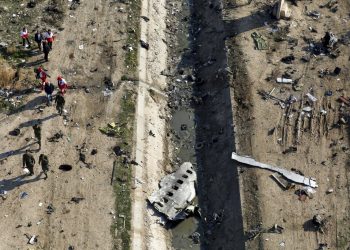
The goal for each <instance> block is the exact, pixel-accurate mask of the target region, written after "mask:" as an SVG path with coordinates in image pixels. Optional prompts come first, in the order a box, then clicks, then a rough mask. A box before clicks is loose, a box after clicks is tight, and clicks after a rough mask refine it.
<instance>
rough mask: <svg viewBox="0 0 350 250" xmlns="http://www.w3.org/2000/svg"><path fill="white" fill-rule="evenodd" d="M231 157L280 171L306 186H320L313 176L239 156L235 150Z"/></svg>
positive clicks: (251, 164)
mask: <svg viewBox="0 0 350 250" xmlns="http://www.w3.org/2000/svg"><path fill="white" fill-rule="evenodd" d="M231 159H233V160H236V161H238V162H241V163H244V164H247V165H250V166H253V167H258V168H262V169H268V170H271V171H274V172H278V173H280V174H281V175H283V176H284V177H285V178H287V179H288V180H291V181H293V182H295V183H300V184H303V185H306V186H310V187H313V188H316V187H318V185H317V183H316V181H315V179H314V178H311V177H305V176H302V175H300V174H296V173H293V172H291V171H288V170H286V169H283V168H281V167H275V166H271V165H268V164H265V163H261V162H258V161H256V160H254V159H253V158H250V157H247V156H239V155H237V154H236V153H235V152H232V156H231Z"/></svg>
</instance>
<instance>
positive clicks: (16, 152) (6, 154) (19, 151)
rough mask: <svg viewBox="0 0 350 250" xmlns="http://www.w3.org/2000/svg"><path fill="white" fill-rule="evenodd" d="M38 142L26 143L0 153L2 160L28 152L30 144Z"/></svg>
mask: <svg viewBox="0 0 350 250" xmlns="http://www.w3.org/2000/svg"><path fill="white" fill-rule="evenodd" d="M35 143H36V142H33V143H30V144H28V145H25V146H23V147H21V148H19V149H16V150H10V151H7V152H4V153H0V160H2V159H5V158H7V157H9V156H14V155H19V154H24V153H25V152H26V149H27V148H29V147H30V146H32V145H34V144H35Z"/></svg>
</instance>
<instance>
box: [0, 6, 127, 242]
mask: <svg viewBox="0 0 350 250" xmlns="http://www.w3.org/2000/svg"><path fill="white" fill-rule="evenodd" d="M116 13H117V12H116V9H115V6H113V5H109V4H106V3H105V2H104V1H83V3H82V4H81V5H80V6H79V8H78V9H77V10H76V11H70V12H69V13H68V16H67V18H66V20H65V23H64V25H63V27H64V28H65V29H64V30H63V31H62V32H60V33H59V34H58V36H57V39H56V41H55V43H54V49H53V52H52V53H51V54H50V56H49V57H50V62H49V63H48V64H45V65H44V66H45V68H47V69H48V70H49V74H50V75H51V76H52V78H51V80H52V81H53V82H54V83H55V77H56V76H57V75H58V74H62V75H63V76H64V78H65V79H66V80H67V81H68V82H69V83H70V84H74V85H75V86H77V87H82V86H86V87H88V88H89V90H90V93H86V92H85V91H83V90H69V91H68V93H67V95H66V109H67V111H68V117H69V118H68V122H67V126H65V125H64V121H63V119H62V117H60V116H57V115H56V111H55V108H54V106H51V107H45V105H44V106H43V108H44V110H43V112H37V109H36V107H37V106H38V105H40V104H43V103H44V102H45V97H44V93H39V94H33V95H31V96H30V97H29V100H28V104H27V105H26V107H25V108H24V110H23V111H21V112H18V113H15V114H13V115H11V116H9V117H6V118H4V120H2V121H1V123H2V126H1V129H0V137H1V138H3V139H2V143H1V145H0V152H2V153H1V154H0V160H1V162H2V163H1V164H2V168H1V175H2V178H4V179H3V180H2V181H1V183H2V184H3V185H4V186H5V189H8V198H7V199H6V200H4V201H2V202H1V203H2V204H1V206H2V216H3V219H2V223H0V230H1V231H2V232H3V233H2V234H1V236H0V241H1V249H25V248H26V247H27V239H26V237H25V236H24V234H25V233H27V234H29V235H38V243H37V245H36V247H37V249H67V248H68V246H69V245H71V246H74V247H76V248H77V249H111V248H112V243H113V241H112V236H111V234H110V225H111V223H112V215H111V214H110V212H111V211H112V212H113V211H114V203H115V197H114V196H113V189H112V186H111V185H110V177H111V169H112V165H113V158H112V157H111V156H110V154H111V153H112V151H111V148H112V146H114V145H115V139H113V138H109V137H107V136H105V135H103V134H101V133H100V131H99V130H98V128H99V127H101V126H104V125H105V124H106V123H107V122H111V121H113V120H115V119H116V115H117V112H118V106H117V105H116V104H117V103H119V99H120V93H122V91H115V92H113V94H112V95H111V96H110V97H107V98H105V97H103V95H102V92H101V91H102V90H103V89H104V84H103V80H104V77H110V78H111V80H112V81H114V82H117V81H118V80H119V78H120V75H121V73H122V68H123V66H120V65H123V55H122V54H121V53H118V51H122V49H121V44H120V43H118V42H114V40H115V37H114V36H113V34H118V31H119V29H120V28H122V27H123V26H122V24H120V23H121V21H122V20H123V19H124V20H125V19H126V15H125V16H124V15H120V16H119V18H115V17H114V16H115V15H116ZM94 28H96V31H94ZM82 44H83V46H84V47H83V49H79V45H82ZM37 120H41V121H42V122H43V125H42V144H43V146H42V150H41V151H40V152H36V149H37V145H33V142H34V140H33V139H32V138H31V137H32V136H33V131H32V128H31V126H32V124H34V123H35V122H36V121H37ZM16 127H20V128H21V134H20V136H18V137H11V136H9V135H8V132H9V131H10V130H11V129H14V128H16ZM59 130H62V132H63V134H64V137H63V139H62V140H60V142H58V143H51V142H48V141H47V138H48V137H50V136H53V134H54V133H56V132H58V131H59ZM27 138H28V141H27ZM83 143H85V144H86V150H87V151H86V158H87V162H90V163H91V165H92V166H94V167H93V168H91V169H89V168H86V167H85V166H84V164H82V163H81V162H78V160H79V153H78V151H77V150H76V147H79V148H80V147H81V146H82V145H83ZM93 148H96V149H97V150H98V153H97V154H96V155H94V156H92V155H90V152H91V150H92V149H93ZM25 149H31V150H34V153H33V154H34V157H35V159H36V160H38V157H39V154H40V153H45V154H47V155H48V156H49V160H50V165H51V170H52V171H50V172H49V178H48V179H47V180H43V176H42V175H39V176H37V175H38V174H39V172H40V167H39V166H38V165H36V167H35V176H34V177H25V178H23V179H22V178H19V177H21V175H22V169H21V160H22V158H21V157H22V153H23V152H24V150H25ZM8 152H10V153H9V154H7V153H8ZM63 163H67V164H71V165H72V166H73V169H72V170H71V171H69V172H61V171H60V170H58V166H59V165H60V164H63ZM22 192H27V193H28V197H27V198H25V199H20V198H19V197H20V194H21V193H22ZM72 197H83V198H84V200H83V201H81V202H80V203H79V204H75V203H74V202H70V200H71V198H72ZM50 203H51V204H52V205H53V207H54V208H55V211H54V212H53V213H52V214H51V215H49V214H47V213H46V208H47V206H48V205H49V204H50ZM39 204H40V205H39ZM39 221H40V224H37V222H39ZM29 223H31V224H32V225H31V226H29V225H28V224H29Z"/></svg>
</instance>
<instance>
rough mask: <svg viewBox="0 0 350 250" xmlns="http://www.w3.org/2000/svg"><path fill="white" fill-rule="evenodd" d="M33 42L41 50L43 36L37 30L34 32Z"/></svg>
mask: <svg viewBox="0 0 350 250" xmlns="http://www.w3.org/2000/svg"><path fill="white" fill-rule="evenodd" d="M34 40H35V42H36V43H37V44H38V48H39V50H41V43H42V41H43V35H42V34H41V33H40V32H39V30H37V31H36V33H35V36H34Z"/></svg>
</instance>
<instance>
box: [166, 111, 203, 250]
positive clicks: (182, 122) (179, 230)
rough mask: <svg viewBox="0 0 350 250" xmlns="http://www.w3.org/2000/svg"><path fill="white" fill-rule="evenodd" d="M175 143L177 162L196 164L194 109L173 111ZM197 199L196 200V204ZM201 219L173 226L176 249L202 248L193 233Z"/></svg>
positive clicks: (192, 219)
mask: <svg viewBox="0 0 350 250" xmlns="http://www.w3.org/2000/svg"><path fill="white" fill-rule="evenodd" d="M170 126H171V129H172V133H173V135H174V136H173V137H174V139H173V140H174V145H175V159H174V160H175V162H176V163H178V164H181V163H183V162H186V161H189V162H191V163H192V164H193V165H194V166H196V157H195V150H194V142H195V120H194V110H193V109H180V110H176V111H174V112H173V116H172V119H171V122H170ZM196 203H197V200H195V201H194V204H196ZM198 226H199V221H198V219H197V218H195V217H189V218H187V219H186V220H183V221H181V222H179V223H177V224H173V225H172V226H171V233H172V238H173V247H174V248H175V249H184V250H185V249H200V245H199V244H195V243H194V241H193V240H192V239H191V235H193V234H194V233H195V232H198Z"/></svg>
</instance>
